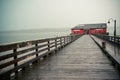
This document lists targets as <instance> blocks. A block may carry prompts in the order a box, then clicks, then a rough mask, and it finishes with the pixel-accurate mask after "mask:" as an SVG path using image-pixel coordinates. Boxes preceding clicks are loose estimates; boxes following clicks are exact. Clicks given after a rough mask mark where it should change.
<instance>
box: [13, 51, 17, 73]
mask: <svg viewBox="0 0 120 80" xmlns="http://www.w3.org/2000/svg"><path fill="white" fill-rule="evenodd" d="M16 52H17V49H13V53H14V60H15V59H17V54H16ZM17 66H18V62H16V63H14V67H17ZM16 73H18V70H17V71H15V74H16Z"/></svg>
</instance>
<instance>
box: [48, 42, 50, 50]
mask: <svg viewBox="0 0 120 80" xmlns="http://www.w3.org/2000/svg"><path fill="white" fill-rule="evenodd" d="M48 51H50V40H49V41H48Z"/></svg>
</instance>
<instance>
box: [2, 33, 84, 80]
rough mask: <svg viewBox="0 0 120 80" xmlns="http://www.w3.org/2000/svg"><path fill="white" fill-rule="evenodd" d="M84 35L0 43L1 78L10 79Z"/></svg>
mask: <svg viewBox="0 0 120 80" xmlns="http://www.w3.org/2000/svg"><path fill="white" fill-rule="evenodd" d="M80 36H82V35H68V36H62V37H55V38H48V39H41V40H34V41H26V42H20V43H13V44H7V45H0V80H4V79H7V80H9V79H10V77H11V75H16V74H17V73H18V72H19V71H20V70H22V69H24V68H25V66H27V65H29V64H31V63H33V62H36V61H38V60H40V59H44V58H46V57H48V56H49V55H50V54H52V53H55V52H56V51H58V50H59V49H61V48H63V47H65V46H66V45H68V44H69V43H71V42H73V41H75V40H76V39H78V38H79V37H80Z"/></svg>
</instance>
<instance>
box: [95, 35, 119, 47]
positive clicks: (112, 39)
mask: <svg viewBox="0 0 120 80" xmlns="http://www.w3.org/2000/svg"><path fill="white" fill-rule="evenodd" d="M94 35H95V36H97V37H99V38H101V39H105V40H107V41H109V42H112V43H114V44H118V45H120V37H117V36H108V35H103V34H94Z"/></svg>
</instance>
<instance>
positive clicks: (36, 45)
mask: <svg viewBox="0 0 120 80" xmlns="http://www.w3.org/2000/svg"><path fill="white" fill-rule="evenodd" d="M35 47H36V49H35V51H36V52H38V44H37V43H36V44H35ZM36 57H38V53H36Z"/></svg>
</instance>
